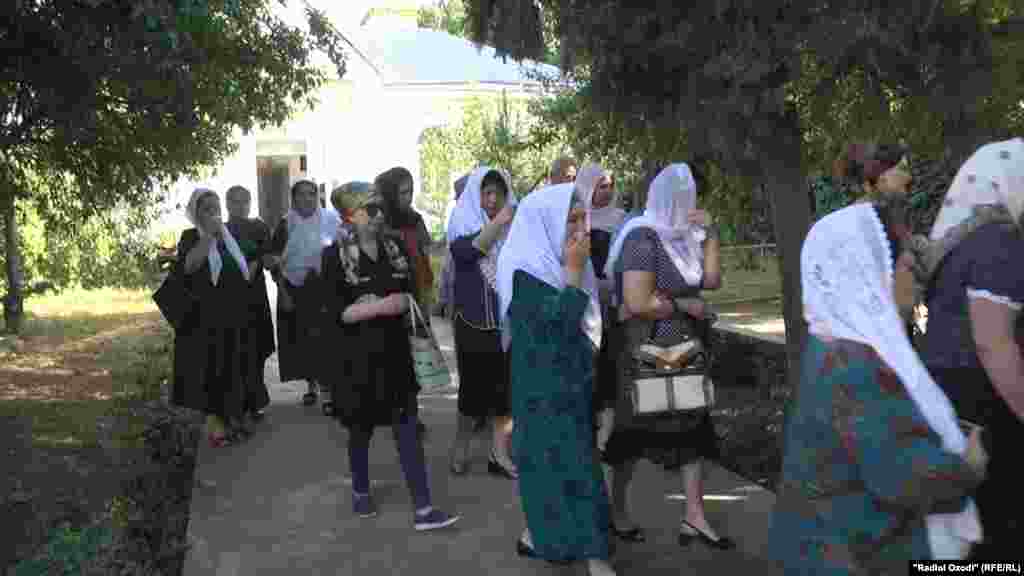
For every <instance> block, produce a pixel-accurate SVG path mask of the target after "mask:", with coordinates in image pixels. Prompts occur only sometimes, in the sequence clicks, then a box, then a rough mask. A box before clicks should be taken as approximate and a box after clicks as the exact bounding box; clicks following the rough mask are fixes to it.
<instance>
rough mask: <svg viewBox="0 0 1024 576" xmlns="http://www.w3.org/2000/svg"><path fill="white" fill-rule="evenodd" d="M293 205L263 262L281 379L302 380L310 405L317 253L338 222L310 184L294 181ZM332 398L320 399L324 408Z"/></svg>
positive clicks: (319, 320) (314, 378) (317, 312)
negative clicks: (273, 289) (273, 291)
mask: <svg viewBox="0 0 1024 576" xmlns="http://www.w3.org/2000/svg"><path fill="white" fill-rule="evenodd" d="M291 196H292V208H291V210H289V211H288V214H287V215H286V216H285V217H284V218H282V219H281V222H280V223H279V224H278V226H277V229H275V230H274V238H273V241H272V243H271V256H270V258H269V259H268V260H267V266H268V268H269V269H270V271H271V275H272V276H273V278H274V281H275V282H277V348H278V363H279V366H280V370H281V382H289V381H292V380H305V381H306V382H307V383H308V384H309V388H308V390H307V392H306V394H305V395H303V397H302V402H303V404H305V405H307V406H310V405H312V404H315V403H316V401H317V394H318V392H319V391H320V390H319V387H318V385H317V383H318V377H319V376H320V372H321V366H320V362H321V359H322V356H321V354H320V344H321V342H320V335H321V332H322V330H323V323H324V315H323V302H322V301H321V300H320V292H321V290H320V288H319V286H318V285H317V284H318V283H319V281H320V264H321V261H320V257H321V254H322V252H323V249H324V248H325V247H327V246H330V245H331V243H333V242H334V238H335V236H337V234H338V228H339V226H340V221H339V220H338V217H337V216H336V215H335V214H334V212H332V211H330V210H326V209H323V208H321V207H320V203H319V200H318V199H317V196H318V191H317V186H316V184H315V183H313V182H311V181H309V180H300V181H298V182H296V183H295V184H294V185H293V186H292V189H291ZM330 409H331V403H330V400H329V399H325V404H324V411H325V412H330Z"/></svg>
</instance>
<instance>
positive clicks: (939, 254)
mask: <svg viewBox="0 0 1024 576" xmlns="http://www.w3.org/2000/svg"><path fill="white" fill-rule="evenodd" d="M885 150H888V149H885ZM885 150H883V149H874V153H873V152H872V151H871V150H866V149H861V148H858V149H857V150H855V151H853V154H852V156H853V159H852V161H853V163H854V167H855V170H854V171H855V172H856V174H857V176H858V177H860V178H863V180H864V183H865V191H866V195H865V198H864V199H863V201H861V202H858V203H856V204H854V205H852V206H849V207H847V208H843V209H841V210H838V211H836V212H834V213H833V214H830V215H828V216H826V217H825V218H824V219H822V220H821V221H819V222H818V223H817V224H816V225H815V226H814V227H813V228H812V230H811V232H810V234H809V235H808V237H807V240H806V242H805V244H804V247H803V252H802V256H801V270H802V285H803V299H804V315H805V318H806V320H807V322H808V324H809V326H810V337H809V340H808V342H807V345H806V349H805V354H804V365H803V366H802V368H801V384H800V386H801V387H800V390H799V391H798V392H797V394H796V395H795V398H796V400H795V404H794V405H793V406H791V407H790V408H789V416H788V419H789V421H788V424H787V426H786V439H785V445H784V446H785V456H784V462H783V472H782V477H781V480H780V485H779V488H778V504H777V506H776V509H775V511H774V513H773V529H772V535H771V538H772V541H771V550H772V552H773V554H774V556H775V557H776V558H777V559H778V560H779V561H780V562H782V563H783V564H784V565H785V566H786V571H787V573H799V574H855V573H858V574H859V573H888V571H889V570H890V569H895V568H896V567H897V566H898V567H899V569H900V570H902V569H903V568H904V567H905V562H906V560H910V559H925V558H932V557H937V558H962V557H965V556H966V555H967V554H968V553H973V554H974V555H975V556H977V557H984V558H998V557H1000V555H1003V556H1001V557H1002V558H1004V559H1005V558H1011V557H1012V551H1011V549H1010V546H1011V545H1012V536H1013V534H1015V533H1016V530H1017V527H1018V523H1019V518H1020V506H1018V505H1014V504H1012V502H1013V501H1014V499H1013V497H1012V495H1011V493H1010V486H1009V478H1010V476H1009V464H1008V459H1009V451H1010V450H1011V449H1012V448H1010V447H1009V446H1007V444H1008V443H1009V442H1011V441H1012V440H1010V438H1013V437H1014V434H1016V433H1020V432H1021V431H1022V420H1024V418H1022V416H1024V392H1022V390H1024V384H1022V374H1024V361H1022V360H1021V353H1020V343H1019V340H1017V339H1016V335H1015V332H1014V330H1015V327H1016V326H1017V324H1018V322H1017V318H1018V313H1019V311H1020V307H1021V305H1022V303H1024V292H1022V291H1024V276H1022V273H1021V272H1020V270H1024V268H1022V267H1020V266H1014V265H1013V262H1012V261H1013V259H1014V258H1015V257H1016V258H1019V254H1021V253H1024V250H1021V249H1024V240H1022V237H1021V226H1022V222H1021V213H1022V211H1024V162H1022V161H1024V141H1022V140H1021V139H1016V140H1011V141H1006V142H996V143H992V144H989V145H987V146H985V147H982V148H981V149H980V150H978V152H977V153H975V155H974V156H972V157H971V158H970V159H969V160H968V161H967V163H965V164H964V166H963V167H962V168H961V170H960V173H959V174H958V175H957V178H956V180H955V181H954V183H953V187H952V189H951V190H950V192H949V195H948V197H947V199H946V202H945V203H944V205H943V208H942V211H941V212H940V214H939V217H938V221H937V222H936V224H935V228H934V230H933V231H932V234H931V238H924V237H920V236H918V237H911V235H910V233H909V228H908V226H907V223H906V221H905V212H904V210H902V209H901V206H902V196H903V194H904V193H905V190H906V188H907V187H908V186H909V183H910V178H909V175H908V173H907V171H906V165H905V162H904V161H903V158H902V156H903V154H893V153H891V152H892V151H891V150H889V151H885ZM848 165H849V164H845V165H844V166H848ZM550 180H551V182H552V184H550V185H547V186H544V187H542V188H540V189H538V190H534V191H533V192H531V193H530V194H528V195H527V196H526V197H525V198H524V199H523V200H522V202H521V203H519V204H517V202H516V199H515V196H514V193H513V189H512V184H511V179H510V177H509V175H508V174H507V173H506V172H505V171H503V170H501V169H497V168H493V167H486V166H483V167H479V168H477V169H475V170H473V171H472V172H471V173H469V174H467V175H466V176H464V177H463V178H461V179H460V180H459V181H458V182H457V183H456V197H457V202H456V205H455V207H454V209H453V211H452V214H451V217H450V219H449V222H448V228H447V241H448V249H449V251H448V260H447V262H446V264H445V266H444V269H443V272H442V276H441V283H440V284H441V286H440V288H441V290H440V296H441V302H440V304H441V308H442V309H443V310H444V312H445V313H446V315H448V316H449V317H450V318H451V319H452V322H453V326H454V333H455V347H456V359H457V364H458V374H459V397H458V415H457V419H458V421H457V433H456V437H455V440H454V442H453V445H452V447H451V450H450V462H449V469H450V471H451V473H452V474H453V475H457V476H460V475H464V474H466V473H467V471H468V470H469V469H470V467H471V466H472V457H471V455H472V453H473V450H472V440H473V437H474V436H475V435H476V434H477V433H479V432H481V431H483V430H485V429H487V428H488V427H489V428H490V431H491V443H490V444H491V447H490V452H489V458H488V471H489V473H491V474H494V475H496V476H500V477H504V478H508V479H511V480H516V481H517V482H518V487H519V492H520V497H521V502H522V509H523V512H524V517H525V518H524V520H525V526H524V531H523V533H522V535H521V536H520V538H519V539H518V540H517V542H515V548H516V550H517V552H518V554H519V555H521V556H526V557H534V558H540V559H544V560H547V561H549V562H552V563H559V564H564V563H572V562H584V563H585V564H586V566H587V568H588V570H589V572H590V573H591V574H600V575H605V574H614V573H615V572H614V569H613V567H612V565H611V563H610V561H609V559H610V556H611V554H612V550H613V546H612V541H613V540H619V541H623V542H639V541H643V540H645V531H644V529H643V527H642V526H641V525H639V524H638V523H637V518H635V517H634V516H633V515H632V513H631V510H630V506H629V494H630V490H631V487H632V478H633V469H634V467H635V464H636V463H637V462H638V461H639V460H641V459H645V460H649V461H651V462H654V463H657V464H659V465H661V466H662V467H663V468H664V469H665V470H666V471H671V472H676V471H679V472H681V474H680V477H681V481H682V488H683V490H684V492H685V494H686V500H685V501H686V504H685V506H684V510H683V511H682V513H681V516H680V520H679V528H678V542H679V544H680V545H683V546H686V545H689V544H690V543H692V542H700V543H703V544H704V545H706V546H709V547H711V548H714V549H718V550H730V549H732V548H734V547H735V542H734V541H733V540H732V539H730V538H729V537H728V536H726V535H725V534H722V533H721V532H720V531H719V530H717V529H716V528H715V527H714V526H712V525H711V523H710V522H709V520H708V518H707V517H706V515H705V511H704V507H703V499H704V494H703V484H702V476H703V469H702V463H703V462H704V461H705V460H706V459H709V458H714V457H716V455H717V450H718V442H717V438H716V435H715V432H714V428H713V426H712V422H711V416H710V413H709V412H708V411H706V410H703V411H693V412H674V413H663V414H640V412H641V411H639V410H638V409H637V406H635V405H634V402H635V401H636V398H635V396H634V394H633V393H632V392H631V385H630V384H631V381H632V379H633V378H634V373H633V370H634V368H633V366H634V355H633V352H634V351H635V350H636V349H637V348H638V347H639V346H640V345H641V344H644V343H648V344H653V345H655V346H659V347H663V348H671V347H673V346H677V345H678V344H680V343H682V342H689V341H698V342H701V343H703V345H704V349H705V350H706V351H708V355H707V356H706V357H705V361H707V362H710V361H711V360H713V349H712V346H711V343H710V341H709V333H710V326H711V324H712V323H713V321H714V318H715V314H714V312H713V311H712V310H711V307H710V305H709V304H708V303H707V302H706V301H705V300H704V299H703V298H702V293H703V291H706V290H715V289H717V288H719V287H720V286H721V285H722V281H723V279H722V271H721V264H720V255H719V251H720V248H719V240H718V232H717V227H716V225H715V221H714V218H713V217H712V215H711V214H709V213H708V212H707V211H705V210H702V209H699V208H698V207H697V201H698V194H699V192H700V191H701V189H702V188H703V187H704V181H703V179H702V178H701V177H700V174H699V173H697V172H695V171H694V170H692V169H691V167H690V166H688V165H687V164H683V163H679V164H672V165H669V166H666V167H665V168H664V169H662V170H661V171H660V172H658V173H657V176H655V177H654V178H653V179H652V180H651V181H650V184H649V189H648V191H647V195H646V206H645V209H644V210H643V212H642V213H641V214H634V215H632V217H630V215H627V214H626V213H625V212H623V211H622V210H621V209H619V208H617V207H616V202H615V200H616V199H615V195H614V187H613V181H612V178H611V175H610V174H608V173H607V172H606V171H605V170H603V169H602V168H601V167H600V166H598V165H595V164H589V165H585V166H583V167H582V168H581V169H580V170H579V171H578V173H577V171H576V166H575V164H574V163H572V162H571V161H569V160H567V159H559V160H558V161H556V163H555V165H554V166H553V170H552V177H551V179H550ZM412 187H413V182H412V177H411V175H410V174H409V173H408V172H407V171H405V170H403V169H393V170H390V171H388V172H386V173H384V174H382V175H381V176H380V177H378V178H377V179H376V180H375V182H374V183H372V184H371V183H369V182H350V183H348V184H345V185H344V186H341V187H339V188H338V189H336V190H334V191H333V192H332V194H331V203H332V205H333V206H334V208H335V212H331V211H328V210H326V209H325V208H323V207H321V206H318V203H317V201H316V187H315V185H313V183H311V182H308V181H301V182H298V183H296V184H295V185H294V186H293V187H292V190H291V193H292V209H291V211H290V212H289V213H288V215H287V216H286V217H285V218H284V219H283V220H282V221H281V222H280V223H279V225H278V226H277V229H276V230H275V232H274V233H273V234H271V233H270V232H269V230H268V229H266V227H265V226H263V225H262V224H260V223H259V222H258V221H250V220H246V219H245V218H244V215H245V214H246V213H247V211H248V206H245V207H244V211H243V206H242V204H241V197H242V196H244V197H245V198H246V200H245V202H248V200H247V197H248V193H247V192H245V191H244V189H232V190H233V191H234V192H231V191H229V194H228V205H229V210H237V211H238V214H239V215H240V216H239V217H237V218H236V217H235V216H234V214H235V212H234V211H232V214H233V216H232V218H231V219H229V221H228V224H227V225H222V224H221V223H220V216H219V202H218V200H217V196H216V194H214V193H213V192H211V191H209V190H197V191H196V193H195V194H194V195H193V198H192V201H191V202H190V203H189V217H190V219H191V220H192V222H193V223H194V224H195V226H196V227H195V229H192V230H189V231H186V233H185V234H184V235H183V236H182V239H181V242H180V243H179V262H178V266H179V271H180V272H181V273H182V274H183V275H184V276H185V277H186V278H187V285H188V286H189V289H190V291H191V292H192V294H193V295H194V298H195V299H196V301H197V302H198V304H197V305H196V307H195V312H194V313H193V314H192V316H191V319H190V322H189V323H187V324H186V325H185V326H186V328H184V329H180V330H179V331H178V334H177V337H178V340H177V345H176V363H175V367H176V378H175V384H176V386H175V398H176V399H177V400H179V401H180V402H181V403H185V404H186V405H191V406H193V407H196V408H199V409H202V410H204V411H206V412H207V413H208V414H210V417H211V423H212V428H211V430H212V432H211V436H210V439H211V442H213V443H214V444H215V445H221V444H222V443H226V442H231V441H233V440H235V439H237V438H239V437H240V436H243V437H244V435H245V432H244V430H245V429H246V428H245V425H244V422H245V415H246V414H247V413H250V414H259V411H260V410H261V409H262V408H263V407H264V406H265V405H266V404H267V401H268V398H267V396H266V388H265V386H263V383H262V363H263V361H264V360H265V359H266V357H267V356H268V355H269V354H270V353H271V352H272V351H273V349H274V346H273V339H272V338H268V332H267V330H268V328H267V327H268V326H269V307H268V305H267V296H266V292H265V289H263V288H261V287H260V286H262V284H261V282H258V281H255V279H256V278H257V275H258V274H259V273H260V272H261V270H262V269H263V268H266V269H267V270H269V271H270V272H271V274H272V275H273V277H274V279H275V281H276V282H277V284H278V293H279V296H278V343H279V349H280V354H281V373H282V379H283V380H290V379H296V380H298V379H302V380H306V381H308V382H310V389H309V393H308V394H307V401H309V398H310V397H312V399H313V400H312V401H313V402H315V400H316V395H317V394H318V393H322V392H323V393H328V394H329V399H328V402H329V406H330V408H331V409H330V410H329V411H330V412H331V413H332V414H333V415H334V417H335V418H337V419H338V420H339V421H340V422H341V424H342V425H343V426H345V427H346V428H347V429H348V431H349V440H348V456H349V464H350V467H351V473H352V479H353V497H352V502H353V510H354V512H355V513H356V514H357V515H359V516H361V517H370V516H373V515H374V514H375V513H376V504H375V501H374V498H373V495H372V493H371V491H370V478H369V470H368V451H369V444H370V439H371V437H372V435H373V432H374V429H375V428H376V427H377V426H391V427H392V431H393V434H394V436H395V443H396V446H397V449H398V455H399V459H400V462H401V467H402V471H403V474H404V475H405V478H406V483H407V485H408V488H409V491H410V494H411V499H412V502H413V504H414V511H413V521H414V526H415V528H416V529H418V530H428V529H433V528H440V527H445V526H450V525H452V524H454V523H455V522H456V521H457V520H458V517H457V516H453V515H450V514H447V513H445V512H442V511H440V510H438V509H435V508H434V507H433V506H432V500H431V495H430V488H429V482H428V478H427V472H426V463H425V461H424V452H423V431H424V430H423V428H422V426H421V425H419V418H418V414H417V411H418V405H417V401H416V397H417V393H418V391H419V386H418V384H417V382H416V375H415V371H414V367H413V363H412V355H411V350H410V344H409V323H408V316H407V314H408V313H409V309H410V307H412V306H417V307H420V308H421V309H423V310H429V309H431V308H429V306H430V305H431V304H432V303H431V302H430V298H431V296H430V294H432V292H433V290H432V286H433V275H432V272H431V271H430V266H429V258H428V251H427V250H428V247H429V245H430V239H429V236H428V235H427V233H426V228H425V226H424V224H423V220H422V218H421V217H419V216H418V215H417V214H415V211H413V210H412V209H411V198H412ZM243 193H244V194H243ZM233 194H234V195H233ZM232 198H235V200H234V202H235V204H234V206H235V207H234V208H232V206H233V200H232ZM243 295H244V297H243ZM915 295H916V297H917V301H921V300H923V301H925V302H926V303H927V305H928V308H929V323H930V325H931V326H930V329H929V330H928V335H927V338H926V339H925V347H924V351H923V352H921V351H918V350H915V349H914V347H913V345H912V343H911V341H910V339H909V337H908V333H907V326H908V322H907V318H908V313H909V312H908V311H909V310H912V309H913V307H914V304H915V303H916V302H917V301H915ZM253 318H258V319H259V322H253V321H252V320H251V319H253ZM271 336H272V335H271ZM325 343H327V344H328V345H329V346H330V354H324V352H323V346H324V345H325ZM325 357H326V358H330V359H331V360H330V361H329V362H323V361H322V359H323V358H325ZM179 358H180V361H179ZM321 389H322V392H321ZM958 415H959V417H960V418H967V419H969V420H972V421H973V422H975V423H976V424H980V425H982V426H984V428H985V432H984V434H982V433H981V432H980V431H979V429H977V428H976V429H975V430H974V431H973V432H970V433H968V434H966V435H965V433H964V431H963V430H962V422H961V421H960V420H958ZM972 548H973V552H971V550H972ZM1005 554H1010V555H1009V556H1006V555H1005Z"/></svg>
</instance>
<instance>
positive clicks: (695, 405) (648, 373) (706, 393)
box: [629, 317, 715, 416]
mask: <svg viewBox="0 0 1024 576" xmlns="http://www.w3.org/2000/svg"><path fill="white" fill-rule="evenodd" d="M704 322H708V325H709V326H710V323H713V322H714V318H713V317H712V318H710V319H708V320H705V321H704ZM650 324H651V329H650V336H649V337H648V340H647V342H644V343H642V344H640V345H638V346H636V347H635V348H634V350H633V352H632V355H631V357H632V363H633V366H632V380H631V382H630V385H629V386H630V389H629V393H630V396H631V400H632V404H633V415H634V416H655V415H662V414H681V413H687V412H695V411H701V410H710V409H711V407H712V406H713V405H714V403H715V387H714V383H713V382H712V381H711V377H710V376H709V374H708V367H709V365H710V353H709V351H708V350H706V348H705V346H704V345H703V344H702V343H701V341H700V339H699V338H698V337H696V336H693V337H690V338H688V339H687V340H685V341H683V342H682V343H680V344H677V345H676V346H672V347H669V348H662V347H659V346H656V345H654V344H653V342H652V340H653V336H654V322H651V323H650Z"/></svg>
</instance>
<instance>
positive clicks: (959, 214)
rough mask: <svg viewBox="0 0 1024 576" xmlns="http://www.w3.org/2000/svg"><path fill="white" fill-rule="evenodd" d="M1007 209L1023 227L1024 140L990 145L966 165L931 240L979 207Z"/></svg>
mask: <svg viewBox="0 0 1024 576" xmlns="http://www.w3.org/2000/svg"><path fill="white" fill-rule="evenodd" d="M986 204H987V205H993V204H994V205H998V206H1003V207H1005V208H1006V209H1007V210H1009V212H1010V216H1011V217H1012V218H1013V221H1014V222H1015V223H1016V224H1017V225H1018V226H1019V225H1020V219H1021V215H1022V214H1024V139H1021V138H1014V139H1013V140H1004V141H1002V142H990V143H988V144H985V145H984V146H982V147H981V148H978V150H976V151H975V152H974V154H972V155H971V157H970V158H968V159H967V161H966V162H964V164H963V166H961V167H960V170H958V171H957V173H956V177H955V178H953V184H952V185H951V186H950V187H949V192H947V193H946V199H945V201H943V203H942V209H941V210H939V215H938V216H937V217H936V218H935V224H934V225H933V226H932V233H931V236H930V237H931V239H932V240H939V239H941V238H942V237H943V236H945V235H946V232H947V231H949V230H950V229H952V228H954V227H955V226H956V225H957V224H960V223H961V222H963V221H964V220H966V219H968V218H969V217H970V216H971V214H972V210H973V209H974V207H975V206H982V205H986Z"/></svg>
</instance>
